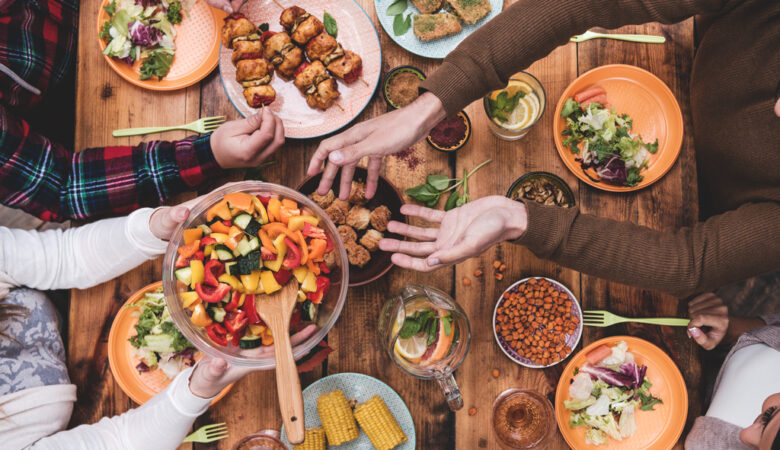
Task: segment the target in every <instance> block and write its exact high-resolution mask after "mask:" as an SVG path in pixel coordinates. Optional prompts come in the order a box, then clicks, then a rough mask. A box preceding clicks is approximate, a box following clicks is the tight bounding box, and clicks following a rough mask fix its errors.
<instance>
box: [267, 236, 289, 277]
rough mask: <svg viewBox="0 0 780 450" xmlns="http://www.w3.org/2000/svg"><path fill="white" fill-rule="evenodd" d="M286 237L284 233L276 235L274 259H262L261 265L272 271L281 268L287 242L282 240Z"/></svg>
mask: <svg viewBox="0 0 780 450" xmlns="http://www.w3.org/2000/svg"><path fill="white" fill-rule="evenodd" d="M285 239H288V238H287V237H286V236H285V235H283V234H280V235H279V236H277V237H276V239H275V240H274V247H276V251H277V253H276V260H274V261H263V265H264V266H265V267H266V268H267V269H270V270H273V271H274V272H277V271H278V270H279V269H281V268H282V263H283V262H284V257H285V256H286V255H287V244H285V243H284V240H285Z"/></svg>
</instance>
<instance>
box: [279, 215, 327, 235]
mask: <svg viewBox="0 0 780 450" xmlns="http://www.w3.org/2000/svg"><path fill="white" fill-rule="evenodd" d="M319 223H320V219H318V218H316V217H311V216H295V217H291V218H290V221H289V222H288V224H287V227H288V228H289V229H290V230H291V231H298V230H305V229H306V224H309V226H313V227H314V228H317V225H318V224H319ZM323 233H324V232H323ZM304 235H305V233H304Z"/></svg>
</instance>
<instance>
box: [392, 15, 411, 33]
mask: <svg viewBox="0 0 780 450" xmlns="http://www.w3.org/2000/svg"><path fill="white" fill-rule="evenodd" d="M411 27H412V15H411V14H409V15H407V16H406V18H404V15H403V14H398V15H396V16H395V19H393V33H394V34H395V35H396V36H402V35H404V34H406V32H407V31H409V28H411Z"/></svg>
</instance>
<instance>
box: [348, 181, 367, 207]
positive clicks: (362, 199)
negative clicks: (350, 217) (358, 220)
mask: <svg viewBox="0 0 780 450" xmlns="http://www.w3.org/2000/svg"><path fill="white" fill-rule="evenodd" d="M347 200H349V202H350V203H354V204H356V205H362V204H364V203H366V202H367V201H368V199H367V198H366V183H358V182H357V181H353V182H352V186H351V187H350V189H349V198H348V199H347Z"/></svg>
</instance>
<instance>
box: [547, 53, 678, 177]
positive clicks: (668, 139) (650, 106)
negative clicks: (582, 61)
mask: <svg viewBox="0 0 780 450" xmlns="http://www.w3.org/2000/svg"><path fill="white" fill-rule="evenodd" d="M593 85H598V86H601V87H602V88H604V90H606V91H607V102H608V103H609V106H610V107H612V108H614V109H615V111H617V113H618V114H628V115H629V116H631V118H632V119H633V120H634V122H633V128H632V131H633V132H634V133H638V134H640V135H642V138H643V139H644V141H645V142H653V141H655V139H656V138H658V151H657V152H656V153H655V154H653V155H650V161H649V162H648V167H647V168H646V169H644V170H643V171H642V173H641V175H642V176H643V177H644V179H643V180H642V181H640V182H639V183H638V184H637V185H636V186H633V187H628V186H616V185H614V184H609V183H606V182H601V181H598V175H596V173H595V171H594V170H593V169H588V172H587V173H586V172H585V171H584V170H583V169H582V167H581V166H580V163H579V162H578V161H576V159H575V158H577V157H579V155H575V154H573V153H572V152H571V150H569V149H568V148H567V147H564V145H563V136H561V132H562V131H563V130H564V129H565V128H566V120H565V119H564V118H562V117H561V110H562V109H563V104H564V102H565V101H566V99H567V98H570V97H573V96H574V94H576V93H578V92H580V91H582V90H584V89H586V88H589V87H591V86H593ZM553 137H554V139H555V147H556V148H557V149H558V154H559V155H561V159H563V163H564V164H565V165H566V167H568V168H569V170H571V171H572V173H574V175H575V176H576V177H577V178H579V179H580V180H582V181H584V182H585V183H588V184H589V185H591V186H593V187H596V188H599V189H602V190H605V191H610V192H630V191H636V190H639V189H642V188H645V187H647V186H650V185H651V184H653V183H655V182H656V181H658V180H660V179H661V177H663V176H664V175H665V174H666V172H668V171H669V169H671V168H672V166H674V162H675V161H677V156H679V154H680V150H681V149H682V139H683V118H682V112H681V111H680V105H678V104H677V100H676V99H675V98H674V94H672V91H671V90H669V88H668V87H667V86H666V84H664V82H663V81H661V80H660V79H659V78H658V77H656V76H655V75H653V74H652V73H650V72H648V71H646V70H644V69H640V68H639V67H635V66H629V65H625V64H611V65H606V66H601V67H597V68H595V69H593V70H590V71H588V72H585V73H584V74H582V75H580V76H579V77H578V78H577V79H576V80H574V81H573V82H572V83H571V84H570V85H569V86H568V87H567V88H566V90H564V91H563V94H562V95H561V98H560V100H558V106H557V107H556V108H555V115H554V116H553Z"/></svg>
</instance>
